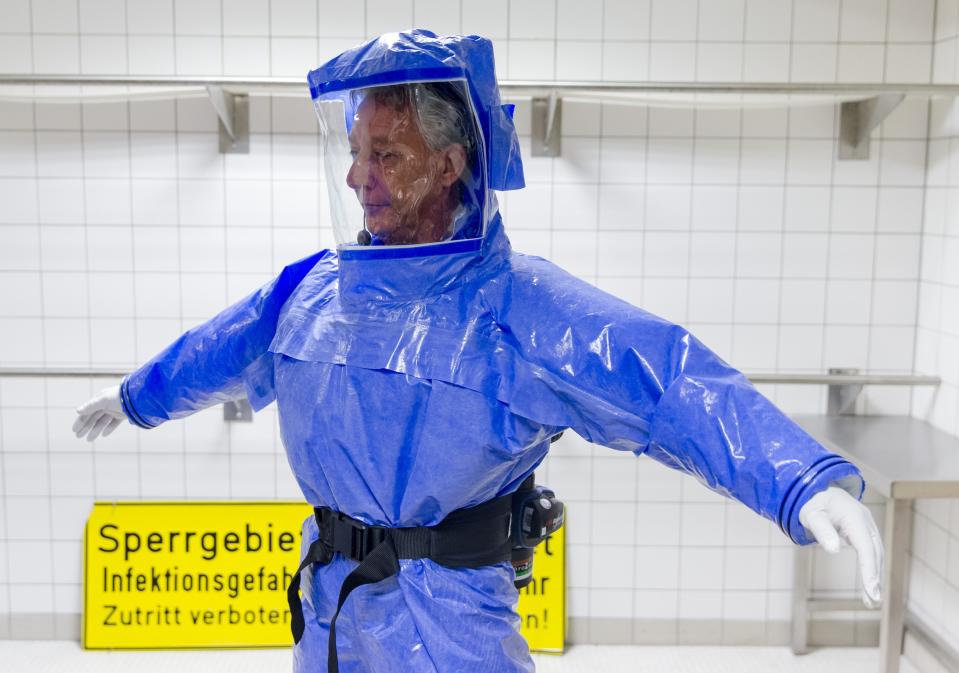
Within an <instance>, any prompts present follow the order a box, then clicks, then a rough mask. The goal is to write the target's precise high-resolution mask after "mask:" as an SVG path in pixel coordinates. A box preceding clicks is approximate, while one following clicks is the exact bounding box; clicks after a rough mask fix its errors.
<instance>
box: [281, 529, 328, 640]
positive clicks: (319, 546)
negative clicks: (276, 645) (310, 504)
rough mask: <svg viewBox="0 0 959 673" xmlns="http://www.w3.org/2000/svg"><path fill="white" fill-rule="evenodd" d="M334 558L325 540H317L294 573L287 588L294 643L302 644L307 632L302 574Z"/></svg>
mask: <svg viewBox="0 0 959 673" xmlns="http://www.w3.org/2000/svg"><path fill="white" fill-rule="evenodd" d="M332 557H333V552H332V550H330V548H329V547H328V546H327V545H326V543H325V542H324V541H323V540H315V541H314V542H313V544H311V545H310V548H309V549H308V550H307V552H306V556H304V557H303V561H302V562H301V563H300V567H299V568H297V569H296V572H295V573H293V579H291V580H290V586H288V587H287V588H286V601H287V603H289V604H290V629H291V630H292V631H293V642H294V643H298V642H300V638H302V637H303V631H305V630H306V620H305V619H304V618H303V603H302V602H301V601H300V573H301V572H302V571H303V570H304V569H306V568H307V567H308V566H310V565H312V564H314V563H319V564H322V565H326V564H327V563H329V562H330V559H331V558H332Z"/></svg>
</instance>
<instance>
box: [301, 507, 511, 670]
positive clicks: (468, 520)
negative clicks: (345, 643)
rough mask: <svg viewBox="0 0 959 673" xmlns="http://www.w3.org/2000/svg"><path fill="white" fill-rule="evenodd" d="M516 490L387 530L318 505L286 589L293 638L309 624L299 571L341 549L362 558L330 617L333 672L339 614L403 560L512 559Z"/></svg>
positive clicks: (456, 564)
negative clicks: (311, 535)
mask: <svg viewBox="0 0 959 673" xmlns="http://www.w3.org/2000/svg"><path fill="white" fill-rule="evenodd" d="M512 497H513V496H512V494H510V495H504V496H501V497H499V498H495V499H493V500H490V501H488V502H484V503H483V504H481V505H477V506H476V507H469V508H466V509H458V510H456V511H455V512H452V513H450V515H449V516H447V517H446V518H445V519H443V520H442V521H441V522H440V523H439V524H437V525H436V526H418V527H416V528H387V527H385V526H370V525H367V524H365V523H363V522H362V521H357V520H356V519H353V518H351V517H349V516H347V515H345V514H341V513H339V512H334V511H333V510H331V509H330V508H328V507H315V508H314V510H313V514H314V516H315V517H316V523H317V526H318V527H319V531H320V534H319V537H318V538H317V540H316V541H315V542H313V543H312V544H311V545H310V548H309V550H308V551H307V552H306V557H305V558H304V559H303V562H302V563H300V567H299V568H297V570H296V572H295V573H293V579H292V580H291V581H290V586H289V587H288V588H287V600H288V601H289V603H290V617H291V628H292V630H293V641H294V642H296V643H298V642H300V638H302V637H303V631H304V630H305V628H306V622H305V620H304V618H303V604H302V603H301V601H300V572H302V571H303V570H304V569H306V568H307V567H308V566H310V565H312V564H314V563H319V564H321V565H326V564H327V563H329V562H330V561H331V560H332V559H333V554H334V553H338V554H341V555H343V556H345V557H347V558H351V559H353V560H355V561H359V562H360V564H359V565H358V566H357V567H356V568H354V569H353V571H352V572H351V573H350V574H349V575H347V576H346V579H344V580H343V584H342V586H341V587H340V596H339V599H338V600H337V603H336V613H335V614H334V615H333V618H332V619H331V620H330V639H329V644H328V647H327V668H328V671H329V673H339V663H338V661H337V658H336V618H337V617H339V615H340V610H341V609H342V608H343V604H344V603H345V602H346V599H347V597H348V596H349V595H350V593H351V592H352V591H353V590H354V589H356V588H357V587H360V586H362V585H364V584H374V583H376V582H379V581H381V580H385V579H386V578H388V577H392V576H393V575H396V574H398V573H399V571H400V563H399V560H400V559H418V558H428V559H430V560H431V561H434V562H436V563H439V564H440V565H443V566H446V567H448V568H481V567H483V566H488V565H493V564H496V563H501V562H503V561H509V560H510V556H511V549H512V542H511V539H510V512H511V504H512Z"/></svg>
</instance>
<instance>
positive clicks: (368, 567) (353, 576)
mask: <svg viewBox="0 0 959 673" xmlns="http://www.w3.org/2000/svg"><path fill="white" fill-rule="evenodd" d="M399 572H400V561H399V559H398V558H397V557H396V547H394V546H393V538H392V536H391V535H390V534H389V533H387V535H386V539H385V540H383V541H382V542H380V543H379V544H378V545H376V547H374V548H373V551H371V552H370V553H369V554H368V555H367V556H366V558H365V559H363V560H362V561H361V562H360V565H358V566H356V567H355V568H354V569H353V572H351V573H350V574H349V575H347V576H346V578H345V579H344V580H343V585H342V586H341V587H340V597H339V599H338V600H337V601H336V613H335V614H334V615H333V619H331V620H330V640H329V643H328V644H327V653H326V668H327V672H328V673H339V671H340V664H339V661H338V660H337V657H336V618H337V617H339V616H340V610H341V609H342V608H343V604H344V603H345V602H346V599H347V597H348V596H349V595H350V593H352V591H353V589H356V588H357V587H361V586H363V585H364V584H375V583H376V582H380V581H382V580H385V579H386V578H387V577H392V576H393V575H396V574H397V573H399Z"/></svg>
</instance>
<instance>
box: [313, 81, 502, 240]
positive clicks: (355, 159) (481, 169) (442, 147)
mask: <svg viewBox="0 0 959 673" xmlns="http://www.w3.org/2000/svg"><path fill="white" fill-rule="evenodd" d="M314 104H315V107H316V113H317V117H318V118H319V121H320V132H321V134H322V140H323V157H324V179H325V181H326V186H327V191H328V193H329V197H330V216H331V218H332V225H333V235H334V237H335V240H336V243H337V246H339V247H342V246H357V245H361V246H362V245H423V244H429V243H437V242H441V241H449V240H457V239H466V238H479V237H482V236H483V233H484V231H483V229H484V222H485V208H486V198H487V197H486V194H487V190H486V185H485V179H484V176H485V175H486V167H485V165H484V153H483V151H482V148H483V147H484V145H483V142H482V137H481V133H480V131H479V129H478V125H477V123H476V115H475V113H474V112H473V108H472V105H471V102H470V97H469V95H468V93H467V88H466V83H465V82H463V81H452V82H448V81H447V82H415V83H409V84H397V85H387V86H379V87H371V88H365V89H354V90H351V91H344V92H336V93H332V94H325V95H324V96H322V97H320V98H318V99H316V100H315V101H314Z"/></svg>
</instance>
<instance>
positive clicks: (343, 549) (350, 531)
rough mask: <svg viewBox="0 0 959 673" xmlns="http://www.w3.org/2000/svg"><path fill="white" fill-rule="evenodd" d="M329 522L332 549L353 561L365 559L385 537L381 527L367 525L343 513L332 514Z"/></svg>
mask: <svg viewBox="0 0 959 673" xmlns="http://www.w3.org/2000/svg"><path fill="white" fill-rule="evenodd" d="M331 524H332V525H331V527H330V528H331V532H332V533H333V551H335V552H339V553H340V554H342V555H343V556H348V557H349V558H351V559H353V560H354V561H362V560H363V559H365V558H366V555H367V554H369V553H370V552H371V551H373V549H374V548H375V547H376V546H377V545H378V544H380V542H382V541H383V540H384V539H385V538H386V534H385V532H384V531H383V529H382V528H381V527H379V526H368V525H367V524H365V523H363V522H362V521H357V520H356V519H354V518H352V517H350V516H347V515H346V514H343V513H337V514H336V515H334V517H333V519H332V521H331Z"/></svg>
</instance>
